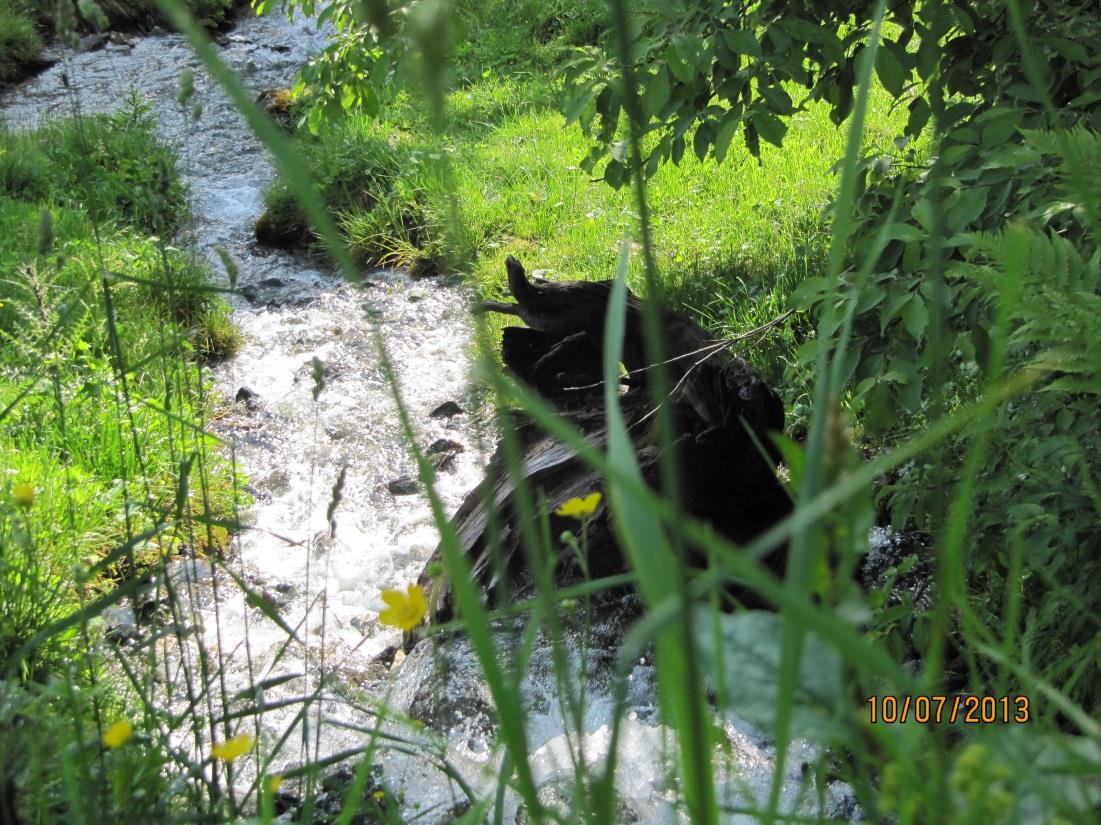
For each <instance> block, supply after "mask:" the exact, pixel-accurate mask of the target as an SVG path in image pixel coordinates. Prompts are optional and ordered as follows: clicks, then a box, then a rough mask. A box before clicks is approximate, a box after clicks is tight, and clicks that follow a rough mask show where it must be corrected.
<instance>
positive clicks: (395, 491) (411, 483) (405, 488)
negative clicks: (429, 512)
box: [386, 476, 419, 496]
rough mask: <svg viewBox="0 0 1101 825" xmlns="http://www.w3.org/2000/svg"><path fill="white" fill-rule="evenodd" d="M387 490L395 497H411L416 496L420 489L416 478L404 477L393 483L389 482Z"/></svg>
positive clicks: (396, 479)
mask: <svg viewBox="0 0 1101 825" xmlns="http://www.w3.org/2000/svg"><path fill="white" fill-rule="evenodd" d="M386 489H387V490H389V491H390V494H391V495H394V496H411V495H414V494H415V493H416V492H417V490H418V489H419V488H418V486H417V480H416V479H415V478H413V477H412V476H402V477H401V478H395V479H394V480H393V481H391V482H389V483H388V484H387V485H386Z"/></svg>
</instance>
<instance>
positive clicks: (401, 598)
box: [378, 584, 428, 630]
mask: <svg viewBox="0 0 1101 825" xmlns="http://www.w3.org/2000/svg"><path fill="white" fill-rule="evenodd" d="M382 600H383V601H384V602H386V604H388V605H389V607H388V608H387V609H386V610H383V611H382V612H381V613H379V614H378V620H379V621H380V622H382V623H383V624H385V625H390V627H397V628H400V629H402V630H412V629H413V628H414V627H416V626H417V625H419V624H420V623H421V622H422V621H424V616H425V614H426V613H427V612H428V600H427V599H425V597H424V589H423V588H421V587H420V585H416V584H411V585H409V587H408V588H407V589H406V591H405V593H402V592H401V591H400V590H383V591H382Z"/></svg>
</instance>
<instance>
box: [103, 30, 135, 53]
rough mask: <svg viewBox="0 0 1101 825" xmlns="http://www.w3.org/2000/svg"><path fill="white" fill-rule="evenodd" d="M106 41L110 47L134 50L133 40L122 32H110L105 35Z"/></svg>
mask: <svg viewBox="0 0 1101 825" xmlns="http://www.w3.org/2000/svg"><path fill="white" fill-rule="evenodd" d="M107 40H108V41H109V42H110V43H111V45H112V46H119V47H122V48H126V49H132V48H134V38H133V37H131V36H130V35H128V34H124V33H123V32H111V33H109V34H108V35H107Z"/></svg>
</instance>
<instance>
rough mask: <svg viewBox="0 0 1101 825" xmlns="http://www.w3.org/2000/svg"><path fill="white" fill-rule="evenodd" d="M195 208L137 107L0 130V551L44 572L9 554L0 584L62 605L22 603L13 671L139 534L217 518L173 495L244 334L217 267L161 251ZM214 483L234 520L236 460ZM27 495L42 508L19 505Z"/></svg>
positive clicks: (218, 467)
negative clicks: (208, 371)
mask: <svg viewBox="0 0 1101 825" xmlns="http://www.w3.org/2000/svg"><path fill="white" fill-rule="evenodd" d="M185 214H186V208H185V202H184V195H183V190H182V187H181V185H180V182H179V180H178V178H177V177H176V173H175V171H174V158H173V156H172V154H171V153H170V152H169V151H168V150H167V149H166V148H165V147H164V146H162V145H160V144H159V143H158V142H157V141H156V140H155V138H154V136H153V127H152V121H151V120H150V119H149V117H148V115H147V113H145V112H144V110H142V109H141V108H140V107H136V106H132V107H130V108H129V109H124V110H123V111H122V112H121V113H120V114H117V115H113V116H110V117H92V118H82V119H80V120H78V121H77V120H69V121H62V122H58V123H54V124H51V125H49V126H46V127H44V128H42V129H40V130H37V131H33V132H29V133H0V273H2V274H0V342H2V346H0V352H2V355H0V409H3V410H5V412H4V414H3V417H2V419H0V462H2V466H3V468H4V476H3V481H2V482H0V485H2V486H0V499H3V500H4V506H3V507H0V511H2V512H0V544H3V545H4V547H6V548H9V549H10V550H11V551H18V552H20V553H23V552H26V553H29V555H27V556H26V558H25V559H24V561H27V560H28V559H31V558H33V560H34V568H33V570H32V569H31V568H28V567H27V565H26V564H19V563H15V562H14V561H13V559H14V558H15V557H13V556H11V555H7V556H6V557H5V564H4V568H3V570H2V571H0V579H2V586H3V587H4V588H5V593H6V594H7V595H8V596H11V594H12V593H13V592H19V593H24V594H26V593H30V592H33V588H32V589H31V590H27V589H26V588H25V587H22V586H20V582H21V581H22V582H24V584H25V582H26V579H25V578H24V577H28V576H29V577H30V580H33V581H37V582H38V584H36V585H35V587H40V588H42V593H46V592H49V593H50V594H51V595H50V597H48V598H47V597H45V596H44V595H40V596H38V597H37V598H36V599H32V600H31V602H29V603H28V602H25V601H24V600H21V599H14V598H13V599H12V600H11V601H10V605H19V604H24V606H25V607H27V610H22V611H19V610H16V608H14V607H13V608H12V609H13V610H16V613H18V616H16V613H13V614H11V615H9V616H8V619H7V621H6V622H5V623H4V626H3V627H2V628H0V637H2V641H0V649H2V650H3V654H0V659H3V660H4V661H7V660H8V655H10V654H13V653H14V648H13V647H12V646H13V645H15V647H18V646H19V645H21V644H22V643H23V641H25V640H26V639H27V638H28V637H29V636H30V635H33V634H31V633H29V632H28V627H27V625H28V623H30V624H31V625H34V624H35V623H37V627H35V628H32V629H39V628H40V627H41V626H43V624H44V623H47V619H48V618H49V617H50V616H55V615H56V614H57V612H58V611H60V610H61V609H62V608H64V607H65V606H70V607H71V606H73V605H76V604H78V603H79V600H80V598H81V596H80V594H81V588H82V587H84V585H85V583H82V582H81V581H80V580H79V577H77V576H75V575H74V572H75V571H77V570H78V569H80V568H81V567H90V566H92V565H94V564H96V563H97V562H99V560H100V559H102V558H103V557H104V556H106V555H107V554H108V553H110V552H111V551H112V550H113V549H114V548H116V547H118V546H119V545H120V544H122V543H123V542H125V541H126V540H127V539H128V538H129V537H130V536H131V535H133V533H134V532H135V531H136V532H141V531H142V530H144V529H147V528H148V527H149V526H151V525H153V524H155V523H156V522H157V521H160V520H164V519H169V520H171V519H173V518H180V517H187V516H189V515H190V514H191V513H192V512H196V513H197V512H200V511H202V510H203V509H204V504H203V502H202V501H201V500H200V499H193V498H190V497H189V498H188V499H187V500H186V501H185V502H184V503H183V508H182V511H181V510H180V507H179V504H180V502H179V501H177V495H178V491H179V489H180V478H179V476H180V472H181V471H180V466H181V464H180V463H181V461H182V460H184V459H186V457H187V455H188V454H189V452H191V451H193V450H199V451H201V452H204V453H205V452H207V451H210V449H211V447H212V445H213V442H212V440H210V439H209V438H208V437H207V436H204V435H197V432H196V431H195V430H193V429H192V428H191V427H190V426H189V424H188V422H189V421H191V420H195V421H201V420H202V419H204V418H205V417H207V416H208V415H209V414H210V412H211V403H212V398H211V397H210V394H209V386H207V385H208V384H209V379H208V378H207V377H205V376H204V375H203V374H202V373H201V371H200V370H199V369H198V367H199V364H200V362H201V360H203V359H213V358H220V357H225V356H226V355H229V354H230V353H232V351H233V350H234V349H235V347H236V346H237V344H238V340H239V335H238V333H237V332H236V330H235V329H234V328H233V327H232V325H231V324H230V323H229V314H228V307H227V306H226V305H225V303H224V302H223V301H221V300H219V299H216V298H214V297H212V295H213V293H210V292H203V291H197V290H201V289H202V288H203V287H205V286H206V285H207V284H208V283H209V280H208V278H209V276H208V273H207V272H206V271H205V270H204V269H203V268H202V267H201V266H199V265H198V264H197V263H196V262H195V261H194V260H192V259H191V258H189V257H188V256H186V255H184V254H183V253H181V252H180V251H178V250H174V249H170V248H168V247H167V246H166V241H167V238H168V237H169V236H170V234H171V233H173V232H174V231H175V229H176V228H177V227H178V225H179V221H180V220H181V219H182V216H183V215H185ZM104 275H106V278H104ZM108 302H109V303H110V312H108V310H107V307H108ZM166 405H167V406H166ZM201 474H205V475H206V476H207V477H208V479H210V480H211V485H212V486H211V490H210V493H209V497H208V503H209V506H210V507H211V508H213V509H214V510H216V511H220V512H222V513H223V514H224V513H225V512H227V511H228V507H229V504H230V499H231V495H232V493H231V489H230V485H231V483H232V476H231V474H230V473H229V468H228V466H226V465H225V463H224V462H223V461H220V460H219V459H217V458H214V459H211V460H210V462H209V464H208V466H207V467H206V469H205V470H204V469H203V465H202V463H201V462H199V463H196V464H194V465H193V467H192V468H191V470H189V475H190V476H191V478H190V482H191V485H192V486H193V487H194V488H195V489H200V488H201V487H202V486H203V483H202V481H203V479H202V477H201ZM20 485H22V486H21V487H20V489H23V490H27V489H29V490H31V491H33V505H32V506H31V507H29V508H22V507H20V506H17V505H15V504H12V503H11V502H13V501H14V493H13V491H14V490H15V488H16V487H17V486H20ZM139 502H140V503H139ZM224 541H225V530H224V529H223V528H218V529H216V530H215V531H214V532H213V533H207V532H206V531H200V532H199V533H198V534H197V535H196V536H195V537H194V540H193V541H192V542H191V543H192V544H194V545H195V550H196V551H199V552H202V551H203V550H206V549H209V550H211V551H213V552H217V551H218V550H219V549H220V545H221V543H222V542H224ZM208 545H209V546H208ZM165 547H167V545H165ZM162 549H163V548H162V547H160V546H158V545H157V544H156V543H150V544H148V545H147V546H146V547H144V548H140V549H139V550H138V551H136V552H135V553H133V554H129V555H128V557H127V558H126V559H120V560H119V562H117V563H115V564H113V565H111V566H110V567H109V568H108V569H107V570H106V571H105V572H106V573H108V574H109V575H110V576H112V577H116V576H117V577H125V576H127V575H132V574H133V573H134V572H135V571H134V568H132V567H129V568H128V567H127V565H126V564H124V563H123V562H128V563H129V562H133V561H134V558H135V557H136V558H137V563H138V564H139V565H140V564H145V563H149V562H152V561H155V560H157V559H158V556H159V553H160V552H161V550H162ZM31 551H33V552H31ZM13 564H14V565H15V566H12V565H13ZM103 583H104V581H103V576H102V574H101V575H100V576H99V577H98V579H97V581H93V582H92V584H93V585H96V586H101V585H102V584H103ZM11 587H14V588H15V590H14V591H9V590H8V589H7V588H11ZM35 603H38V604H37V606H36V604H35ZM19 616H21V617H22V618H19ZM9 622H10V623H13V625H14V626H9ZM4 654H8V655H4ZM32 670H34V667H32Z"/></svg>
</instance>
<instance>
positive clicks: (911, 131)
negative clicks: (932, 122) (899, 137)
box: [905, 97, 933, 137]
mask: <svg viewBox="0 0 1101 825" xmlns="http://www.w3.org/2000/svg"><path fill="white" fill-rule="evenodd" d="M932 115H933V110H932V109H930V108H929V103H928V101H926V100H925V98H923V97H918V98H914V102H913V103H911V104H910V116H909V118H907V120H906V129H905V133H906V134H907V135H909V136H910V137H917V136H918V135H920V134H921V130H922V129H924V128H925V124H926V123H928V122H929V118H930V117H932Z"/></svg>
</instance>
